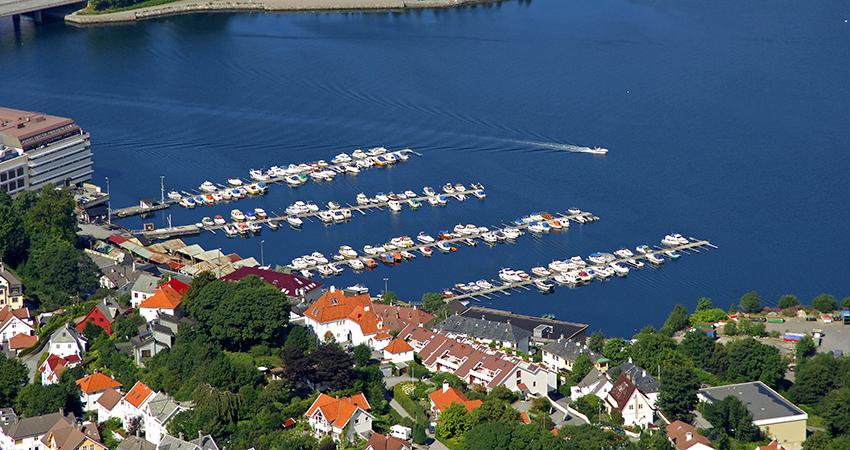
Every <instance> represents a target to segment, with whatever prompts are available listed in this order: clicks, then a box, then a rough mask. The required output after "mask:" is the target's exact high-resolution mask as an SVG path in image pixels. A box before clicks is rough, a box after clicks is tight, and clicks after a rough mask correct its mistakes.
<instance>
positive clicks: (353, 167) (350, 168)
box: [345, 164, 360, 175]
mask: <svg viewBox="0 0 850 450" xmlns="http://www.w3.org/2000/svg"><path fill="white" fill-rule="evenodd" d="M345 173H347V174H349V175H357V174H359V173H360V168H359V167H357V164H346V165H345Z"/></svg>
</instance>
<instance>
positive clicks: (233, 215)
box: [230, 209, 245, 222]
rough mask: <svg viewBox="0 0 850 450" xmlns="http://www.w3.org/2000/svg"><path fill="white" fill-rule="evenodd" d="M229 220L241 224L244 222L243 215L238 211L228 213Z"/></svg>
mask: <svg viewBox="0 0 850 450" xmlns="http://www.w3.org/2000/svg"><path fill="white" fill-rule="evenodd" d="M230 218H231V219H233V220H235V221H237V222H242V221H243V220H245V214H244V213H242V211H240V210H238V209H234V210H233V211H230Z"/></svg>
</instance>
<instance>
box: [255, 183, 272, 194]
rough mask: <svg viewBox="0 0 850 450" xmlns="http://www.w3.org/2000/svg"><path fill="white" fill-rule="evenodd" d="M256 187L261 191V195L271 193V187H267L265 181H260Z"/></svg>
mask: <svg viewBox="0 0 850 450" xmlns="http://www.w3.org/2000/svg"><path fill="white" fill-rule="evenodd" d="M254 186H255V187H256V188H257V190H258V191H260V194H265V193H267V192H268V191H269V185H267V184H266V182H265V181H260V182H259V183H257V184H255V185H254Z"/></svg>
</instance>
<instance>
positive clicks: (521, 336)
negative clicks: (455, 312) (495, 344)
mask: <svg viewBox="0 0 850 450" xmlns="http://www.w3.org/2000/svg"><path fill="white" fill-rule="evenodd" d="M438 328H439V329H441V330H445V331H447V332H449V333H456V334H463V335H466V336H469V337H472V338H476V339H488V340H492V341H502V342H513V343H520V342H528V340H529V339H530V338H531V332H530V331H528V330H525V329H523V328H520V327H518V326H516V325H514V324H512V323H505V322H497V321H492V320H487V319H484V318H473V317H468V316H451V317H449V318H448V319H446V320H445V321H444V322H443V323H441V324H439V325H438Z"/></svg>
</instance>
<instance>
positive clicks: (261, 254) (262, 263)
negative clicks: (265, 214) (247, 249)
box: [260, 239, 266, 266]
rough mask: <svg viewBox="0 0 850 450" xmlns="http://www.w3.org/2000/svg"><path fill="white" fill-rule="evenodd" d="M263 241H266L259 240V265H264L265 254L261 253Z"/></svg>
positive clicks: (264, 241)
mask: <svg viewBox="0 0 850 450" xmlns="http://www.w3.org/2000/svg"><path fill="white" fill-rule="evenodd" d="M265 243H266V240H265V239H261V240H260V265H261V266H265V265H266V259H265V257H264V256H265V255H263V244H265Z"/></svg>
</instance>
